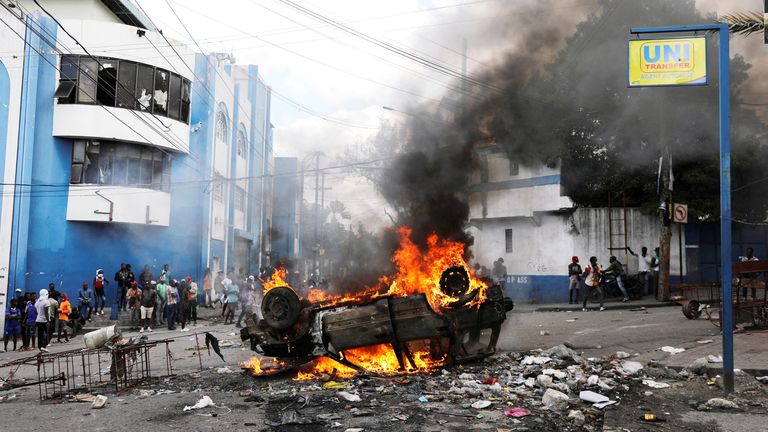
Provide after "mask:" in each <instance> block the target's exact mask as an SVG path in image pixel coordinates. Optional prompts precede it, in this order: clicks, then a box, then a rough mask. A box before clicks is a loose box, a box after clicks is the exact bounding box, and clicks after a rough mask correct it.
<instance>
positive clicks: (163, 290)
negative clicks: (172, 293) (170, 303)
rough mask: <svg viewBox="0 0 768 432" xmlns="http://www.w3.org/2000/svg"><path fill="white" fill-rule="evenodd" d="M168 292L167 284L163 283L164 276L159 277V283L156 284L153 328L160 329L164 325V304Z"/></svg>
mask: <svg viewBox="0 0 768 432" xmlns="http://www.w3.org/2000/svg"><path fill="white" fill-rule="evenodd" d="M167 292H168V284H166V283H165V276H160V282H158V284H157V310H156V311H155V327H160V326H161V325H163V324H164V323H165V321H163V318H165V315H166V314H165V312H166V311H165V302H166V300H165V299H166V295H167Z"/></svg>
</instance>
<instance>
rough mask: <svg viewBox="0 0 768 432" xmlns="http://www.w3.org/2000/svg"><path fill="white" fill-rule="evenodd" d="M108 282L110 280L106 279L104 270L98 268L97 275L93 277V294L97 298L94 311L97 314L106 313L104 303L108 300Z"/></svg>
mask: <svg viewBox="0 0 768 432" xmlns="http://www.w3.org/2000/svg"><path fill="white" fill-rule="evenodd" d="M108 284H109V282H108V281H107V280H106V279H104V270H102V269H98V270H96V277H95V278H93V296H94V300H95V303H94V307H93V311H94V313H95V314H96V315H104V304H105V303H106V302H107V297H106V295H105V294H104V290H105V289H106V285H108Z"/></svg>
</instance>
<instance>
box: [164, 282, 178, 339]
mask: <svg viewBox="0 0 768 432" xmlns="http://www.w3.org/2000/svg"><path fill="white" fill-rule="evenodd" d="M165 300H166V304H165V319H166V320H167V321H168V330H176V313H177V311H178V306H179V305H178V302H179V290H178V289H176V281H173V280H172V281H171V284H170V285H168V289H167V290H166V292H165Z"/></svg>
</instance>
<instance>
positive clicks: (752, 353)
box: [657, 330, 768, 376]
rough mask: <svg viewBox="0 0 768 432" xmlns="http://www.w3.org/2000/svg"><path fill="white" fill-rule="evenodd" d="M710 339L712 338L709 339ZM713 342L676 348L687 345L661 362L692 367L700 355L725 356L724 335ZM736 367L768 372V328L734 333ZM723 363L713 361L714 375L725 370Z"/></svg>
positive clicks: (711, 364)
mask: <svg viewBox="0 0 768 432" xmlns="http://www.w3.org/2000/svg"><path fill="white" fill-rule="evenodd" d="M706 340H708V339H706ZM711 340H712V342H711V343H707V344H700V343H697V342H695V341H694V342H692V343H689V344H683V345H682V346H680V347H676V348H685V351H684V352H682V353H680V354H676V355H666V353H657V357H661V356H660V355H659V354H665V357H664V358H662V359H661V360H660V361H661V363H662V364H664V365H666V366H669V367H671V368H674V369H682V368H684V367H687V366H689V365H690V364H691V363H693V362H694V361H695V360H696V359H698V358H700V357H707V356H708V355H714V356H718V355H722V353H723V338H722V335H718V336H716V337H713V338H711ZM733 367H734V368H735V369H741V370H743V371H744V372H746V373H748V374H750V375H753V376H767V375H768V331H765V330H763V331H749V332H744V333H736V334H734V335H733ZM722 368H723V364H722V363H709V371H710V375H716V374H719V373H721V372H722Z"/></svg>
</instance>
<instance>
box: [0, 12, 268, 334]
mask: <svg viewBox="0 0 768 432" xmlns="http://www.w3.org/2000/svg"><path fill="white" fill-rule="evenodd" d="M16 5H17V6H16V7H15V8H12V9H5V8H3V9H0V18H2V20H3V21H4V22H5V23H6V25H4V26H2V27H0V41H2V44H3V47H4V49H3V51H4V53H2V54H0V137H2V140H0V177H2V179H3V186H2V194H0V307H2V308H3V309H5V307H6V304H7V300H8V299H9V297H10V295H12V293H13V292H14V290H15V289H16V288H20V289H22V291H25V292H37V291H38V290H39V289H41V288H45V287H47V286H48V284H49V283H51V282H52V283H55V284H56V285H57V287H59V289H61V290H62V291H64V292H68V293H69V294H75V293H76V292H77V290H78V289H79V287H80V286H81V284H82V283H83V282H84V281H85V282H88V283H89V284H90V283H91V281H92V280H93V277H94V275H95V272H96V269H99V268H101V269H104V272H105V274H106V276H107V278H108V279H109V280H112V278H113V275H114V274H115V272H116V271H117V270H118V269H119V266H120V264H121V263H131V264H132V265H133V271H134V273H135V274H136V275H137V278H138V275H139V273H140V272H141V271H142V268H143V267H144V265H149V267H150V270H151V271H152V272H153V273H154V274H155V275H159V273H160V271H161V268H162V266H163V264H169V266H170V267H171V270H172V272H173V274H174V275H175V277H176V278H178V279H180V278H182V277H184V276H186V275H191V276H193V277H194V278H196V279H200V278H201V277H202V276H203V274H204V272H205V270H206V269H207V268H210V269H212V270H213V271H214V272H215V271H219V270H228V269H229V270H231V269H234V270H236V271H237V270H240V269H243V271H244V272H250V273H255V272H256V271H258V267H259V266H260V265H261V263H262V262H263V260H264V255H265V251H267V250H269V247H270V246H269V242H268V239H267V238H266V237H267V236H266V233H268V232H269V226H270V224H271V221H270V220H271V200H270V199H269V197H270V194H271V192H270V188H271V181H270V180H269V179H270V175H271V173H272V169H273V167H272V127H271V124H270V120H269V118H270V89H269V87H268V86H267V85H266V84H265V83H264V81H263V79H262V78H261V77H260V76H259V74H258V68H257V67H256V66H253V65H248V66H238V65H234V64H232V63H231V62H230V61H229V59H228V58H226V56H221V55H215V54H211V55H204V54H201V53H195V52H193V51H192V50H190V49H189V48H187V47H186V46H184V45H182V44H180V43H177V42H174V41H170V40H168V39H166V37H164V36H163V35H162V34H161V33H160V32H159V31H158V30H157V29H156V28H154V26H153V25H152V23H151V21H150V19H149V18H147V17H146V16H144V15H142V14H141V13H140V12H139V11H137V8H136V7H135V5H133V4H132V3H131V2H130V1H128V0H121V1H118V0H103V1H98V0H90V1H89V0H82V1H74V0H72V1H59V2H50V7H48V6H44V7H46V8H47V13H46V12H44V11H42V10H40V9H39V8H38V7H37V6H36V5H35V4H34V3H33V2H31V1H29V2H27V1H20V2H17V3H16ZM49 14H50V15H49ZM86 50H87V51H86ZM115 285H116V284H115V283H114V282H113V283H112V284H111V285H110V287H109V288H108V292H107V295H108V300H109V302H110V303H111V302H112V299H113V298H114V295H115V288H116V287H115ZM0 325H2V323H0Z"/></svg>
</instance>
